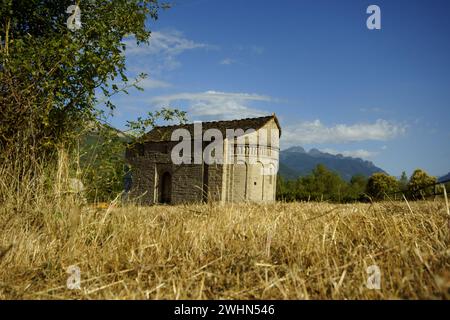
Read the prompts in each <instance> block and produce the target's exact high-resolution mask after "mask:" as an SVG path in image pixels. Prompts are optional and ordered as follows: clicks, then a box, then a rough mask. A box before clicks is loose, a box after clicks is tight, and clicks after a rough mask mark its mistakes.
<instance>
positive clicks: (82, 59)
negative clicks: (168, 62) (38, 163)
mask: <svg viewBox="0 0 450 320" xmlns="http://www.w3.org/2000/svg"><path fill="white" fill-rule="evenodd" d="M73 4H74V2H73V0H61V1H48V0H46V1H41V0H4V1H2V3H1V6H0V37H1V39H0V105H1V112H2V113H1V114H2V116H1V119H0V147H1V148H2V153H4V152H5V151H8V150H11V149H14V147H15V146H18V145H28V146H30V148H29V149H30V152H31V151H33V152H34V153H36V154H38V155H42V153H45V152H47V151H52V150H54V149H55V148H57V147H58V146H60V145H62V144H65V145H67V144H68V143H69V142H72V141H74V140H75V138H76V137H77V136H78V135H79V133H80V132H79V130H80V128H82V127H83V125H84V124H85V123H89V122H91V121H93V120H94V119H95V118H96V117H98V116H99V113H101V111H99V110H98V109H97V108H96V106H97V104H98V102H99V101H98V99H97V97H96V92H97V91H100V92H102V93H103V95H104V96H105V99H106V101H105V105H106V106H107V107H108V108H110V109H114V105H113V104H112V103H111V102H110V101H109V98H110V96H111V95H112V94H114V93H116V92H117V91H120V89H119V88H118V86H117V84H115V82H116V81H120V82H121V83H128V79H127V77H126V75H125V69H126V68H125V56H124V50H125V49H126V46H125V42H124V40H125V39H127V38H129V37H134V38H135V39H136V41H137V42H138V43H141V42H146V41H148V40H149V37H150V30H148V28H147V27H146V24H145V22H146V19H147V17H150V18H152V19H157V17H158V11H159V9H160V8H162V7H163V5H161V4H159V3H158V2H157V1H156V0H111V1H105V0H91V1H83V2H82V3H81V4H80V8H81V20H82V28H81V29H80V30H78V31H75V32H72V31H70V30H69V29H68V28H67V25H66V21H67V19H68V17H69V14H67V13H66V9H67V8H68V7H69V6H70V5H73Z"/></svg>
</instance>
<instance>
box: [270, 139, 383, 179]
mask: <svg viewBox="0 0 450 320" xmlns="http://www.w3.org/2000/svg"><path fill="white" fill-rule="evenodd" d="M318 164H323V165H325V166H326V167H327V168H328V169H329V170H331V171H334V172H336V173H338V174H339V175H340V176H341V178H343V179H344V180H347V181H349V180H350V179H351V178H352V176H354V175H355V174H361V175H364V176H366V177H369V176H371V175H372V174H374V173H376V172H385V171H384V170H383V169H380V168H378V167H377V166H375V165H374V164H373V163H372V162H371V161H367V160H363V159H360V158H353V157H345V156H343V155H342V154H337V155H333V154H330V153H327V152H322V151H320V150H318V149H315V148H313V149H311V150H309V151H308V152H307V151H306V150H305V149H304V148H302V147H300V146H296V147H290V148H288V149H285V150H282V151H281V152H280V171H279V173H280V175H281V176H282V177H283V178H285V179H288V180H291V179H297V178H298V177H301V176H305V175H308V174H309V173H311V171H312V170H313V169H314V168H315V167H316V166H317V165H318Z"/></svg>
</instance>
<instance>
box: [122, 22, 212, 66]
mask: <svg viewBox="0 0 450 320" xmlns="http://www.w3.org/2000/svg"><path fill="white" fill-rule="evenodd" d="M124 43H125V45H126V50H125V54H126V55H127V56H128V57H133V56H139V58H140V59H139V60H140V61H142V60H143V57H144V56H145V57H148V59H149V61H148V62H150V63H152V64H153V65H154V67H153V68H152V69H156V68H155V66H158V69H159V70H173V69H175V68H178V67H179V66H180V65H181V63H180V62H179V61H178V60H177V57H178V56H179V55H180V54H182V53H183V52H185V51H188V50H195V49H213V48H215V47H214V46H211V45H208V44H205V43H198V42H195V41H193V40H190V39H187V38H186V37H185V36H184V35H183V33H182V32H180V31H177V30H171V31H154V32H152V33H151V36H150V41H149V43H148V44H145V43H142V44H140V45H137V44H136V41H135V39H133V38H129V39H126V40H125V41H124ZM154 71H155V70H154Z"/></svg>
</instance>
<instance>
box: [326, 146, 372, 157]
mask: <svg viewBox="0 0 450 320" xmlns="http://www.w3.org/2000/svg"><path fill="white" fill-rule="evenodd" d="M322 151H323V152H327V153H330V154H334V155H336V154H342V155H343V156H346V157H353V158H363V159H370V158H373V157H374V156H376V155H377V154H378V152H375V151H368V150H364V149H358V150H347V151H337V150H334V149H330V148H325V149H322Z"/></svg>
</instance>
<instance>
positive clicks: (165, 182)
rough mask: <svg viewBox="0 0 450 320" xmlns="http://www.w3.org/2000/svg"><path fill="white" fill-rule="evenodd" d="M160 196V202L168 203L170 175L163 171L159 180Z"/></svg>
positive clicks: (170, 197) (170, 183) (170, 193)
mask: <svg viewBox="0 0 450 320" xmlns="http://www.w3.org/2000/svg"><path fill="white" fill-rule="evenodd" d="M160 190H161V198H160V199H159V202H160V203H170V202H171V200H172V175H171V174H170V173H169V172H164V174H163V175H162V177H161V182H160Z"/></svg>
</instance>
